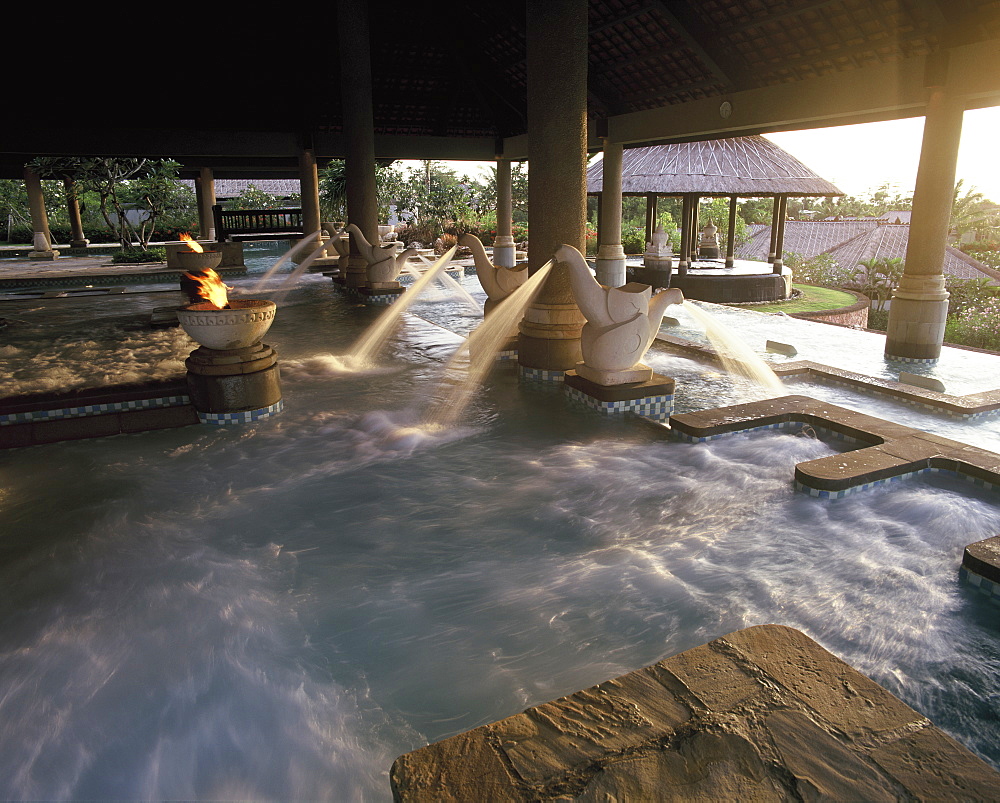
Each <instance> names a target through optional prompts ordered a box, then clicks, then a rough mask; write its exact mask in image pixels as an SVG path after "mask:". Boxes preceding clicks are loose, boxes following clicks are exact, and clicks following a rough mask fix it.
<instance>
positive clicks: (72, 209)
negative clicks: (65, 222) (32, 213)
mask: <svg viewBox="0 0 1000 803" xmlns="http://www.w3.org/2000/svg"><path fill="white" fill-rule="evenodd" d="M63 186H64V187H65V188H66V213H67V214H68V215H69V225H70V229H71V230H72V232H73V234H72V238H71V239H70V243H69V244H70V247H71V248H86V247H87V246H88V245H90V240H88V239H87V238H86V237H84V236H83V220H82V219H81V218H80V199H79V198H77V196H76V182H75V181H73V179H71V178H64V179H63Z"/></svg>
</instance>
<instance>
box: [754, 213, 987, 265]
mask: <svg viewBox="0 0 1000 803" xmlns="http://www.w3.org/2000/svg"><path fill="white" fill-rule="evenodd" d="M749 228H750V231H751V235H750V239H749V240H747V242H745V243H743V245H741V246H739V248H737V249H736V255H737V256H738V257H739V258H741V259H760V260H766V259H767V256H768V253H767V251H768V247H769V246H770V242H771V227H770V226H768V225H765V224H763V223H754V224H751V226H750V227H749ZM909 236H910V227H909V225H902V224H895V223H883V222H881V220H880V219H876V218H867V219H854V220H786V221H785V238H784V242H783V244H782V250H783V251H784V252H785V253H793V254H798V255H800V256H802V257H805V258H806V259H811V258H812V257H814V256H816V255H817V254H824V253H825V254H829V255H830V256H832V257H833V258H834V259H835V260H836V261H837V264H838V265H840V266H841V267H845V268H853V267H855V266H857V265H859V264H861V261H862V260H868V259H878V258H881V257H884V258H886V259H893V258H897V257H898V258H899V259H905V258H906V243H907V241H908V239H909ZM943 269H944V272H945V273H948V274H951V275H952V276H957V277H959V278H963V279H981V278H983V277H984V276H985V277H988V278H990V279H993V280H995V281H1000V271H998V270H995V269H993V268H991V267H989V266H987V265H984V264H983V263H981V262H979V261H978V260H976V259H973V258H972V257H970V256H969V255H968V254H965V253H963V252H962V251H959V250H958V249H957V248H955V247H953V246H950V245H949V246H948V247H947V248H946V249H945V258H944V266H943Z"/></svg>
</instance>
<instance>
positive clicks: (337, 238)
mask: <svg viewBox="0 0 1000 803" xmlns="http://www.w3.org/2000/svg"><path fill="white" fill-rule="evenodd" d="M323 231H325V232H326V233H327V234H329V235H330V240H329V242H328V243H327V249H326V250H327V253H328V254H329V252H330V249H331V248H332V249H333V250H334V251H335V252H336V254H337V257H338V259H337V267H338V268H339V269H340V275H341V276H346V275H347V263H348V261H349V260H350V259H351V248H350V246H349V245H348V243H347V241H346V240H345V239H343V237H342V236H341V235H343V233H344V230H343V228H338V227H337V224H335V223H324V224H323ZM331 256H332V254H331Z"/></svg>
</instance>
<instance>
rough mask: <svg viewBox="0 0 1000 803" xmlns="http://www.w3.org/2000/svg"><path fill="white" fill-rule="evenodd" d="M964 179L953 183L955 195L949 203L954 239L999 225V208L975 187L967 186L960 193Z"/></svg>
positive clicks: (951, 229)
mask: <svg viewBox="0 0 1000 803" xmlns="http://www.w3.org/2000/svg"><path fill="white" fill-rule="evenodd" d="M963 182H964V179H959V181H958V183H957V184H956V185H955V195H954V198H953V200H952V204H951V226H950V233H951V235H952V236H953V237H954V238H955V239H956V240H961V239H962V237H963V235H965V234H966V233H968V232H970V231H971V232H977V233H980V232H982V231H983V230H984V229H988V228H994V227H996V226H998V225H1000V208H998V207H997V205H996V204H994V203H992V202H991V201H990V200H989V199H988V198H986V196H985V195H983V194H982V193H981V192H977V191H976V188H975V187H971V188H969V189H968V190H967V191H966V193H965V195H962V194H961V193H962V184H963Z"/></svg>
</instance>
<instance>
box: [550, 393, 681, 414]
mask: <svg viewBox="0 0 1000 803" xmlns="http://www.w3.org/2000/svg"><path fill="white" fill-rule="evenodd" d="M565 387H566V394H567V395H568V396H569V398H570V399H572V400H573V401H575V402H578V403H580V404H583V405H584V406H586V407H588V408H590V409H591V410H596V411H597V412H599V413H603V414H604V415H625V414H629V413H631V414H635V415H641V416H643V417H645V418H652V419H653V420H654V421H666V420H667V419H668V418H670V416H671V415H673V412H674V397H673V395H670V396H666V395H660V396H643V397H641V398H638V399H624V400H622V401H612V402H606V401H601V400H600V399H595V398H594V397H593V396H590V395H588V394H586V393H584V392H583V391H582V390H580V389H579V388H574V387H571V386H570V385H566V386H565Z"/></svg>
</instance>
